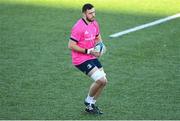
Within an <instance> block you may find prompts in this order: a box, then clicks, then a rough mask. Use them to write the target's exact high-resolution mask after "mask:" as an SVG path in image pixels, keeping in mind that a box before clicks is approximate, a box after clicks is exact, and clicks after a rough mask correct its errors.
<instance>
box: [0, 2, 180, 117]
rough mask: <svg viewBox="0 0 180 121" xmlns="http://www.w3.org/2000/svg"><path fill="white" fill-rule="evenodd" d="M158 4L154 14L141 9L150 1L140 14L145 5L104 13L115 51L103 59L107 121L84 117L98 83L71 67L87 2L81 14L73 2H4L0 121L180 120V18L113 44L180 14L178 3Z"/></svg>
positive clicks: (0, 11)
mask: <svg viewBox="0 0 180 121" xmlns="http://www.w3.org/2000/svg"><path fill="white" fill-rule="evenodd" d="M19 1H20V0H19ZM32 1H33V0H32ZM150 1H151V2H148V3H149V4H150V6H149V7H147V6H148V5H147V6H146V7H147V9H146V8H145V7H144V8H143V7H142V6H141V5H145V4H146V3H145V2H142V3H141V4H139V6H140V7H139V8H138V4H137V3H138V0H133V2H132V3H131V2H129V3H128V2H127V1H126V2H125V1H123V0H121V1H120V2H121V3H122V2H124V3H125V6H124V8H123V6H122V5H118V4H115V5H114V6H113V8H114V11H113V9H112V8H110V9H106V10H105V11H103V10H100V9H99V10H98V9H97V20H98V21H99V23H100V27H101V34H102V36H103V39H104V43H105V44H106V46H107V53H106V54H105V55H104V56H102V57H101V58H100V60H101V62H102V64H103V66H104V68H105V71H106V73H107V77H108V80H109V83H108V85H107V87H106V88H105V90H104V92H103V94H102V96H101V97H100V99H99V101H98V105H99V106H101V108H102V109H103V111H104V112H105V114H104V115H102V116H93V115H87V114H85V113H84V111H83V110H84V105H83V100H84V98H85V96H86V94H87V92H88V87H89V85H90V84H91V82H92V81H91V80H90V79H89V78H87V77H86V76H85V75H84V74H83V73H80V72H79V71H78V70H77V69H76V68H74V67H73V66H72V65H71V57H70V50H69V49H68V48H67V43H68V39H69V35H70V29H71V27H72V26H73V24H74V23H75V21H76V20H77V19H79V18H80V17H81V15H80V10H79V9H78V6H80V5H81V2H77V1H76V2H75V3H76V4H75V5H77V6H76V8H73V7H72V5H69V7H68V5H66V2H65V1H62V4H63V6H61V5H57V6H56V4H55V5H54V4H53V5H51V4H49V1H45V2H43V4H42V3H41V2H42V1H41V2H39V3H38V4H35V2H32V3H33V4H32V3H30V2H25V3H20V2H12V0H11V1H10V0H8V1H3V2H2V1H1V2H0V119H2V120H3V119H6V120H7V119H10V120H12V119H16V120H20V119H21V120H22V119H30V120H35V119H61V120H62V119H69V120H75V119H76V120H84V119H86V120H104V119H113V120H118V119H121V120H126V119H138V120H140V119H145V120H154V119H159V120H160V119H162V120H165V119H166V120H168V119H176V120H180V96H179V94H180V86H179V85H180V82H179V80H180V71H179V70H180V38H179V34H180V31H179V28H180V23H179V20H180V19H179V18H178V19H175V20H172V21H169V22H166V23H163V24H160V25H158V26H154V27H150V28H147V29H144V30H141V31H137V32H134V33H131V34H128V35H125V36H123V37H120V38H116V39H111V38H109V37H108V36H109V35H110V34H112V33H115V32H118V31H122V30H124V29H127V28H130V27H134V26H136V25H140V24H144V23H147V22H151V21H154V20H156V19H159V18H162V17H165V16H167V15H171V14H174V13H178V12H179V11H178V4H177V3H178V0H172V1H171V2H170V3H169V5H174V6H173V7H170V8H167V6H166V5H168V4H167V0H164V2H165V3H162V5H161V4H160V1H157V3H158V4H157V3H156V4H155V3H154V2H153V0H150ZM21 2H22V0H21ZM71 2H72V1H71ZM93 2H94V1H93ZM114 2H115V3H118V1H116V0H115V1H114ZM40 3H41V4H40ZM44 3H46V4H44ZM50 3H51V2H50ZM52 3H53V2H52ZM57 3H61V2H60V1H59V2H57ZM94 3H95V2H94ZM107 3H108V2H107ZM95 4H96V5H97V8H98V6H99V7H100V8H103V7H105V8H108V7H107V6H108V5H106V6H103V5H102V4H100V2H99V3H98V2H97V3H95ZM109 4H110V5H111V3H110V2H109ZM131 5H136V6H137V8H138V9H137V8H136V9H135V8H134V9H133V7H132V8H131V7H130V6H131ZM161 6H162V8H160V7H161ZM118 7H122V8H121V9H120V10H119V9H118ZM128 8H129V9H128ZM165 8H167V9H165ZM118 10H119V11H118ZM121 10H122V11H121ZM150 10H152V11H150ZM143 11H144V12H143Z"/></svg>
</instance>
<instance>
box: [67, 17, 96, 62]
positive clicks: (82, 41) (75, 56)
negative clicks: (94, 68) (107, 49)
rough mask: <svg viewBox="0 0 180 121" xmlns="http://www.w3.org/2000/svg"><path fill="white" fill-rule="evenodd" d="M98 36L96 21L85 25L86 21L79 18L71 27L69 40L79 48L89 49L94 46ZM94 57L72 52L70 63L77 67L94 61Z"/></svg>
mask: <svg viewBox="0 0 180 121" xmlns="http://www.w3.org/2000/svg"><path fill="white" fill-rule="evenodd" d="M98 35H99V25H98V23H97V21H95V20H94V21H93V22H92V23H90V24H87V23H86V21H85V20H84V19H83V18H81V19H79V20H78V21H77V23H76V24H75V25H74V26H73V28H72V30H71V37H70V39H71V40H73V41H75V42H77V45H78V46H79V47H81V48H85V49H90V48H93V47H94V46H95V39H96V37H97V36H98ZM95 58H96V57H95V56H93V55H90V54H85V53H81V52H77V51H74V50H72V63H73V65H79V64H81V63H83V62H85V61H87V60H90V59H95Z"/></svg>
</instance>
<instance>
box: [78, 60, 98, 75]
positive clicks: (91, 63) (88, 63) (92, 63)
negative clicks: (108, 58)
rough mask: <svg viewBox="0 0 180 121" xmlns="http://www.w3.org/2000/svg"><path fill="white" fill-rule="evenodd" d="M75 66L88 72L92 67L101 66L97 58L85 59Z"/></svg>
mask: <svg viewBox="0 0 180 121" xmlns="http://www.w3.org/2000/svg"><path fill="white" fill-rule="evenodd" d="M76 67H77V68H78V69H79V70H81V71H82V72H83V73H85V74H88V73H89V72H90V71H91V70H92V69H93V68H94V67H97V68H102V65H101V63H100V62H99V60H98V59H92V60H87V61H85V62H84V63H82V64H80V65H76Z"/></svg>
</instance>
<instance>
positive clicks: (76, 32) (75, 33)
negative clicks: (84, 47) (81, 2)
mask: <svg viewBox="0 0 180 121" xmlns="http://www.w3.org/2000/svg"><path fill="white" fill-rule="evenodd" d="M80 38H81V29H80V27H78V26H77V25H75V26H74V27H73V28H72V30H71V36H70V39H71V40H73V41H75V42H78V41H79V40H80Z"/></svg>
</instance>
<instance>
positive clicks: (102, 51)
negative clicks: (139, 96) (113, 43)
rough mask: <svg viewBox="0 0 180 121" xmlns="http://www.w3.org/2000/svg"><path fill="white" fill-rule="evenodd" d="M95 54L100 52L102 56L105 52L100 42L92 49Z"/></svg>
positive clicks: (104, 47)
mask: <svg viewBox="0 0 180 121" xmlns="http://www.w3.org/2000/svg"><path fill="white" fill-rule="evenodd" d="M94 50H95V51H96V52H100V53H101V55H103V54H104V53H105V52H106V46H105V45H104V44H103V43H102V42H98V43H97V44H96V46H95V47H94Z"/></svg>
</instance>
